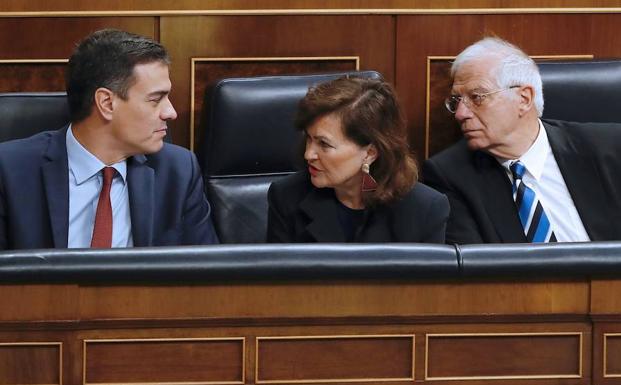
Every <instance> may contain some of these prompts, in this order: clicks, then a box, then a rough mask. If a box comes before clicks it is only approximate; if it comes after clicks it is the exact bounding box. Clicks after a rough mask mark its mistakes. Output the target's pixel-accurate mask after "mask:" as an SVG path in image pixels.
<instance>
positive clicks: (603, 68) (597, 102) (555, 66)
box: [538, 60, 621, 122]
mask: <svg viewBox="0 0 621 385" xmlns="http://www.w3.org/2000/svg"><path fill="white" fill-rule="evenodd" d="M538 66H539V71H540V72H541V79H542V81H543V96H544V100H545V105H544V109H543V117H544V118H548V119H561V120H570V121H576V122H621V110H620V109H619V108H618V106H619V105H621V92H619V89H621V61H619V60H606V61H603V60H594V61H573V62H541V63H538Z"/></svg>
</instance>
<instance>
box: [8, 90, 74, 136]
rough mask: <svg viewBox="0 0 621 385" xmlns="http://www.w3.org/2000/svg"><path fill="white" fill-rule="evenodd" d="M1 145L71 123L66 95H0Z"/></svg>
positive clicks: (51, 93)
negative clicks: (0, 118)
mask: <svg viewBox="0 0 621 385" xmlns="http://www.w3.org/2000/svg"><path fill="white" fill-rule="evenodd" d="M0 116H1V117H2V126H1V127H2V128H1V129H0V142H4V141H7V140H13V139H21V138H27V137H29V136H31V135H34V134H36V133H39V132H42V131H49V130H55V129H58V128H61V127H62V126H64V125H66V124H67V123H69V105H68V103H67V94H65V93H64V92H29V93H25V92H24V93H22V92H15V93H0Z"/></svg>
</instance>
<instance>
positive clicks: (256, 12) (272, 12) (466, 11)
mask: <svg viewBox="0 0 621 385" xmlns="http://www.w3.org/2000/svg"><path fill="white" fill-rule="evenodd" d="M559 13H573V14H588V13H621V7H602V8H599V7H558V8H557V7H547V8H429V9H425V8H360V9H337V8H335V9H311V8H309V9H196V10H193V9H189V10H183V9H174V10H164V9H162V10H127V11H112V10H110V11H69V10H66V11H9V12H6V11H5V12H0V18H4V17H106V16H113V17H114V16H156V17H157V16H277V15H496V14H497V15H501V14H559Z"/></svg>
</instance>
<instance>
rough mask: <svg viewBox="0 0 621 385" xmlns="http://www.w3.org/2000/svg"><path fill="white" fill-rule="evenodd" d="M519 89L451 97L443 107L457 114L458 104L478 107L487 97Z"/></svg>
mask: <svg viewBox="0 0 621 385" xmlns="http://www.w3.org/2000/svg"><path fill="white" fill-rule="evenodd" d="M519 87H521V86H511V87H507V88H501V89H499V90H494V91H490V92H485V93H483V94H478V93H475V92H473V93H471V94H470V95H465V96H461V95H451V96H449V97H448V98H446V99H444V105H445V106H446V109H447V110H449V112H450V113H452V114H454V113H455V112H457V107H458V106H459V102H463V103H464V104H465V105H466V106H467V107H468V108H472V107H480V106H481V104H483V101H484V100H485V98H487V97H488V96H490V95H494V94H497V93H499V92H502V91H506V90H510V89H512V88H519Z"/></svg>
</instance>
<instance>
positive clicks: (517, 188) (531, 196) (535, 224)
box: [510, 160, 556, 242]
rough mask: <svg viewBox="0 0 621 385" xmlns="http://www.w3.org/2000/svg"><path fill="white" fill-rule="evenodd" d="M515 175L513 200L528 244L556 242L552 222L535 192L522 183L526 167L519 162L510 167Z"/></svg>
mask: <svg viewBox="0 0 621 385" xmlns="http://www.w3.org/2000/svg"><path fill="white" fill-rule="evenodd" d="M510 169H511V173H512V174H513V200H515V205H516V206H517V209H518V214H519V216H520V222H522V227H524V234H525V235H526V240H527V241H528V242H556V236H555V235H554V231H553V230H552V226H551V225H550V220H549V219H548V216H547V215H546V213H545V211H543V206H541V202H539V199H537V195H536V194H535V191H533V189H531V188H530V187H528V186H527V185H526V184H525V183H523V181H522V177H523V176H524V172H526V167H524V165H523V164H522V162H520V161H519V160H518V161H516V162H513V163H512V164H511V166H510Z"/></svg>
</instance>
